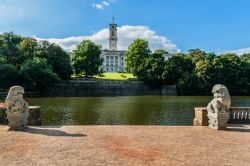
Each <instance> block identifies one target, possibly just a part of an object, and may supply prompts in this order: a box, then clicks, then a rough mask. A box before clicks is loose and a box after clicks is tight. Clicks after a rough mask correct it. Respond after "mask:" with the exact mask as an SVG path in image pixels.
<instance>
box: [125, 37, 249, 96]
mask: <svg viewBox="0 0 250 166" xmlns="http://www.w3.org/2000/svg"><path fill="white" fill-rule="evenodd" d="M163 53H164V50H161V49H157V50H156V51H155V52H154V53H152V52H151V51H150V49H149V45H148V42H147V41H145V40H143V39H137V40H135V41H134V42H133V43H132V44H131V45H130V46H129V48H128V51H127V55H126V64H127V66H126V67H127V70H128V71H130V72H132V73H133V74H134V75H135V76H137V77H138V78H139V79H142V80H144V81H146V82H148V83H149V84H152V86H157V85H159V84H170V85H171V84H176V86H177V90H178V94H183V95H211V89H212V87H213V85H215V84H223V85H225V86H227V87H228V88H229V91H230V93H231V94H232V95H250V54H243V55H241V56H238V55H236V54H234V53H226V54H222V55H216V54H215V53H207V52H205V51H202V50H200V49H190V50H189V51H188V53H187V54H183V53H177V54H175V55H174V56H172V57H171V58H169V59H168V60H164V58H163V56H162V54H163Z"/></svg>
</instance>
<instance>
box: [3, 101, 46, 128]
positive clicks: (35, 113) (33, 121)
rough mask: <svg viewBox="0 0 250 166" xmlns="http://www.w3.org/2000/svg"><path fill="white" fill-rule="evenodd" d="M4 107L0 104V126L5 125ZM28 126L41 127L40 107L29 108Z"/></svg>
mask: <svg viewBox="0 0 250 166" xmlns="http://www.w3.org/2000/svg"><path fill="white" fill-rule="evenodd" d="M5 111H6V107H5V105H4V104H3V103H0V124H1V123H3V124H6V123H7V120H5V119H6V114H5ZM28 125H29V126H41V125H42V121H41V107H40V106H29V118H28Z"/></svg>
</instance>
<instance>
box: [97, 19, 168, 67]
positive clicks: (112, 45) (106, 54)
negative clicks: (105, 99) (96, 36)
mask: <svg viewBox="0 0 250 166" xmlns="http://www.w3.org/2000/svg"><path fill="white" fill-rule="evenodd" d="M117 41H118V37H117V24H116V23H115V22H114V17H113V21H112V23H111V24H109V50H102V54H101V58H103V63H102V65H101V69H102V71H103V72H125V55H126V51H121V50H120V51H119V50H117ZM171 56H173V55H172V54H163V57H164V59H165V60H167V59H168V58H170V57H171Z"/></svg>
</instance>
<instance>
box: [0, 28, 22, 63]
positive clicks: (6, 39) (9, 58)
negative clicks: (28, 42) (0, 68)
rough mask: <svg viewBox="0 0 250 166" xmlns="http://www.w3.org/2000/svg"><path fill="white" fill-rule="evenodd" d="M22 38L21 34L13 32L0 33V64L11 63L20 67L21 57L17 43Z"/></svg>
mask: <svg viewBox="0 0 250 166" xmlns="http://www.w3.org/2000/svg"><path fill="white" fill-rule="evenodd" d="M22 40H23V38H22V37H21V36H19V35H16V34H14V33H13V32H10V33H3V34H1V35H0V64H12V65H14V66H16V67H17V68H20V66H21V64H22V63H23V57H22V56H21V55H20V52H19V49H18V44H19V43H20V42H21V41H22Z"/></svg>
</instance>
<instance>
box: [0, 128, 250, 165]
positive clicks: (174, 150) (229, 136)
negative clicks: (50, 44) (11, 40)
mask: <svg viewBox="0 0 250 166" xmlns="http://www.w3.org/2000/svg"><path fill="white" fill-rule="evenodd" d="M7 129H8V127H7V126H0V165H5V166H7V165H19V166H21V165H42V166H44V165H46V166H47V165H108V166H109V165H126V166H128V165H129V166H132V165H153V166H155V165H237V166H240V165H246V166H247V165H250V125H234V126H231V127H230V128H229V129H228V130H227V131H215V130H211V129H208V128H207V127H193V126H61V127H30V128H29V129H28V130H26V131H23V132H13V131H7Z"/></svg>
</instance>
